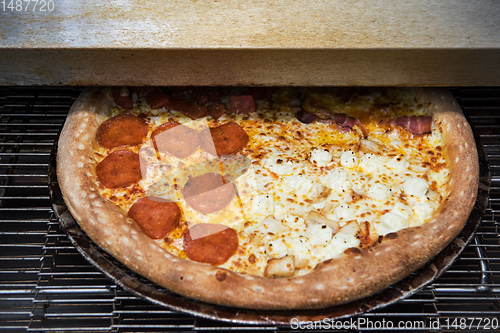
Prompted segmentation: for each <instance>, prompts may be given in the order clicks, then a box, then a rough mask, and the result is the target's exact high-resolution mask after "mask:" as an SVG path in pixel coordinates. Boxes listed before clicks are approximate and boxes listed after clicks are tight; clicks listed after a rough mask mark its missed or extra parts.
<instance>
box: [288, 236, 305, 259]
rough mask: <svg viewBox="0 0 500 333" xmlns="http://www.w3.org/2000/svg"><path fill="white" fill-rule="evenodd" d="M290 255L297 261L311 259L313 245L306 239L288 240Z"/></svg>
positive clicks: (294, 238)
mask: <svg viewBox="0 0 500 333" xmlns="http://www.w3.org/2000/svg"><path fill="white" fill-rule="evenodd" d="M287 243H288V244H289V247H288V255H294V256H295V257H296V258H297V259H302V258H304V259H309V258H310V257H311V244H309V240H308V239H307V238H306V237H293V238H290V239H287Z"/></svg>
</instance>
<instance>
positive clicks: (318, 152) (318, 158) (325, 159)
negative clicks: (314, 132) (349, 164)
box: [310, 149, 332, 167]
mask: <svg viewBox="0 0 500 333" xmlns="http://www.w3.org/2000/svg"><path fill="white" fill-rule="evenodd" d="M310 160H311V162H313V163H315V164H316V165H317V166H319V167H324V166H326V165H327V164H328V163H330V162H331V161H332V155H331V154H330V153H329V152H328V151H326V150H323V149H315V150H313V151H312V152H311V159H310Z"/></svg>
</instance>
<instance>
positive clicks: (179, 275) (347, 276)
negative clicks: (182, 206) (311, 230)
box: [57, 88, 479, 309]
mask: <svg viewBox="0 0 500 333" xmlns="http://www.w3.org/2000/svg"><path fill="white" fill-rule="evenodd" d="M413 92H414V93H415V95H416V96H417V97H418V98H419V99H421V100H422V101H425V102H428V103H430V109H431V110H432V114H433V118H434V121H435V123H436V124H438V126H439V128H440V129H442V133H443V138H444V141H445V147H444V148H445V153H446V155H447V157H448V160H449V164H450V169H451V172H450V181H449V196H448V198H447V199H446V200H445V203H444V204H443V205H442V206H441V207H440V211H439V213H438V214H437V215H436V216H435V217H434V218H433V219H432V220H431V221H430V222H428V223H426V224H424V225H421V226H418V227H413V228H408V229H403V230H400V231H398V232H396V233H393V234H389V235H387V236H386V237H385V238H384V239H383V241H382V243H380V244H377V245H376V246H375V247H373V248H371V249H348V250H346V252H345V253H344V254H343V255H342V256H341V257H340V258H337V259H330V260H328V261H327V262H324V263H322V264H320V265H319V266H318V267H317V268H316V269H315V270H314V271H313V272H311V273H310V274H308V275H305V276H301V277H294V278H281V279H271V278H265V277H256V276H250V275H246V274H240V273H235V272H232V271H228V270H226V269H221V268H218V267H215V266H212V265H209V264H203V263H197V262H193V261H189V260H184V259H180V258H178V257H176V256H174V255H172V254H170V253H168V252H167V251H165V250H164V249H162V248H161V247H160V246H159V245H157V244H156V243H155V242H154V241H153V240H152V239H150V238H149V237H148V236H146V235H145V234H144V233H143V232H142V231H141V230H140V228H139V227H138V226H137V225H136V223H135V222H134V221H133V220H132V219H131V218H128V217H127V216H126V213H125V212H123V211H122V210H121V209H120V208H118V207H117V206H115V205H114V204H112V203H111V202H109V201H107V200H105V199H104V198H102V197H101V196H100V195H99V192H98V189H97V186H96V184H95V181H94V179H95V177H96V176H95V161H94V159H93V158H92V154H93V151H94V148H93V147H94V145H95V144H96V143H95V138H96V131H97V128H98V126H99V125H100V124H99V123H98V116H97V115H98V114H99V113H101V114H107V112H108V110H109V108H110V107H111V106H112V105H113V102H112V100H111V97H110V95H111V94H110V93H109V91H108V89H106V88H104V89H103V88H88V89H86V90H85V91H84V92H83V93H82V95H81V96H80V97H79V98H78V100H77V101H76V103H75V104H74V105H73V107H72V108H71V111H70V113H69V115H68V119H67V121H66V124H65V126H64V129H63V131H62V133H61V137H60V141H59V151H58V156H57V157H58V159H57V171H58V179H59V184H60V186H61V190H62V193H63V195H64V198H65V200H66V203H67V205H68V207H69V209H70V211H71V213H72V214H73V216H74V217H75V219H76V220H77V221H78V223H79V224H80V226H81V227H82V229H83V230H84V231H85V232H86V233H87V234H88V235H89V236H90V237H91V238H92V239H93V240H94V241H95V242H96V243H97V244H98V245H99V246H100V247H102V248H103V249H104V250H106V251H107V252H109V253H110V254H111V255H113V256H114V257H115V258H117V259H118V260H120V261H121V262H123V263H124V264H125V265H127V266H128V267H130V268H131V269H133V270H134V271H136V272H138V273H140V274H141V275H143V276H145V277H147V278H148V279H150V280H151V281H154V282H156V283H157V284H159V285H161V286H164V287H166V288H168V289H170V290H172V291H175V292H177V293H179V294H182V295H185V296H188V297H192V298H196V299H199V300H203V301H206V302H212V303H217V304H221V305H226V306H234V307H243V308H253V309H306V308H307V309H311V308H322V307H326V306H331V305H337V304H341V303H346V302H349V301H353V300H356V299H360V298H362V297H365V296H368V295H370V294H373V293H375V292H377V291H380V290H382V289H384V288H386V287H388V286H389V285H391V284H392V283H394V282H396V281H398V280H400V279H402V278H403V277H405V276H407V275H408V274H410V273H411V272H413V271H415V270H416V269H418V268H419V267H421V266H423V265H424V264H425V263H426V262H427V261H428V260H430V259H431V258H432V257H434V256H435V255H436V254H437V253H439V252H440V251H441V250H442V249H443V248H444V247H445V246H446V245H447V244H449V243H450V242H451V241H452V240H453V239H454V237H455V236H456V235H457V234H458V233H459V232H460V230H461V229H462V228H463V226H464V224H465V222H466V220H467V218H468V215H469V212H470V211H471V209H472V207H473V205H474V202H475V199H476V193H477V186H478V174H479V172H478V168H479V167H478V158H477V151H476V146H475V142H474V138H473V135H472V131H471V129H470V127H469V125H468V123H467V121H466V120H465V118H464V116H463V114H462V112H461V110H460V108H459V107H458V105H457V103H456V102H455V100H454V98H453V97H452V95H451V94H450V93H449V92H447V91H446V90H438V89H414V90H413Z"/></svg>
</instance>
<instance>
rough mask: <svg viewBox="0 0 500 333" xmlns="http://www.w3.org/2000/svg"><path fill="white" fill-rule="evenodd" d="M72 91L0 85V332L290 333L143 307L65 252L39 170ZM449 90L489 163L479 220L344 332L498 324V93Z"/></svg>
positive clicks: (44, 169)
mask: <svg viewBox="0 0 500 333" xmlns="http://www.w3.org/2000/svg"><path fill="white" fill-rule="evenodd" d="M82 89H83V88H79V87H0V141H1V143H0V170H1V171H0V179H1V183H0V331H4V332H17V331H20V332H21V331H23V332H24V331H33V332H69V331H70V332H154V331H161V332H164V331H175V332H178V331H208V332H212V331H220V330H235V331H239V332H242V331H243V332H246V331H279V332H289V331H290V332H291V331H294V327H292V326H275V325H265V326H249V325H240V324H234V323H229V322H220V321H212V320H208V319H203V318H198V317H193V316H191V315H187V314H183V313H178V312H175V311H171V310H169V309H166V308H163V307H160V306H156V305H153V304H150V303H148V302H147V301H145V300H142V299H140V298H138V297H136V296H134V295H132V294H130V293H128V292H126V291H124V290H123V289H121V288H120V287H119V286H117V285H115V284H114V283H113V282H112V281H111V280H109V279H108V278H107V277H106V276H104V275H103V274H102V273H101V272H99V271H98V270H96V269H95V268H94V267H93V266H92V265H90V264H89V263H88V262H87V261H86V260H85V259H84V258H83V257H82V256H81V255H80V253H79V252H77V251H76V250H75V248H74V247H73V246H72V245H71V243H70V242H69V240H68V239H67V237H66V236H65V234H64V232H63V230H61V228H60V226H59V223H58V220H57V219H56V217H55V215H54V212H53V210H52V208H51V207H52V206H51V201H50V197H49V188H48V164H49V156H50V151H51V149H52V146H53V143H54V141H55V140H56V139H57V138H58V134H59V132H60V130H61V128H62V125H63V123H64V121H65V118H66V115H67V113H68V111H69V108H70V107H71V105H72V103H73V102H74V100H75V99H76V98H77V97H78V95H79V94H80V92H81V91H82ZM451 91H452V93H453V94H454V96H455V97H456V99H457V100H458V102H459V104H460V105H461V107H462V108H463V110H464V112H465V114H466V116H467V117H468V120H469V122H470V123H471V124H472V126H473V127H474V129H475V131H476V132H477V133H478V134H479V137H480V140H481V142H482V144H483V145H484V148H485V152H486V154H487V157H488V160H489V166H490V171H491V192H490V197H489V200H488V204H487V209H486V213H485V215H484V216H483V219H482V221H481V224H480V226H479V229H478V231H477V233H476V235H475V236H474V237H473V239H472V241H471V242H470V244H469V245H468V246H467V247H466V248H465V249H464V251H463V252H462V254H461V255H460V256H459V258H458V260H457V261H456V262H455V263H454V264H453V266H452V267H451V268H450V269H449V270H448V271H447V272H446V273H445V274H443V275H442V276H441V277H440V278H439V279H437V280H436V281H435V282H434V283H432V284H431V285H429V286H427V287H425V288H424V289H423V290H421V291H420V292H418V293H416V294H414V295H413V296H411V297H409V298H407V299H404V300H402V301H399V302H397V303H396V304H393V305H390V306H387V307H385V308H382V309H379V310H375V311H373V312H370V313H366V314H363V315H361V316H358V317H355V318H354V320H356V321H359V320H361V322H365V323H366V322H369V321H372V322H378V323H379V324H374V325H372V326H371V327H370V326H364V327H357V328H356V329H354V331H356V330H357V331H370V330H376V329H377V328H380V327H377V325H381V323H382V322H383V321H385V322H386V323H387V322H392V323H393V325H394V327H393V330H411V331H414V330H415V329H417V328H418V329H422V330H424V331H434V330H436V329H438V330H447V331H448V330H449V331H454V330H456V331H463V327H464V326H463V324H464V323H465V325H466V326H467V328H474V329H488V328H489V329H492V330H493V329H494V328H498V327H499V326H500V325H499V323H498V321H499V320H500V299H499V292H500V243H499V241H500V238H499V236H500V233H499V229H500V228H499V227H500V88H452V89H451ZM461 318H469V319H465V320H463V319H461ZM471 318H473V319H472V320H471ZM436 322H437V323H439V324H440V326H439V325H437V324H436ZM422 323H423V326H422ZM330 324H331V323H330ZM400 325H402V326H400ZM418 325H420V326H418ZM461 325H462V326H461ZM469 325H471V326H470V327H469ZM316 328H323V329H325V328H328V326H323V327H319V326H317V327H316ZM345 328H346V327H343V328H341V329H338V330H337V331H340V332H342V331H348V330H346V329H345ZM352 328H353V327H351V329H352ZM350 331H353V330H350Z"/></svg>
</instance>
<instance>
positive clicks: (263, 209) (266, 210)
mask: <svg viewBox="0 0 500 333" xmlns="http://www.w3.org/2000/svg"><path fill="white" fill-rule="evenodd" d="M273 208H274V199H273V196H272V195H268V194H261V195H258V196H256V197H255V199H254V200H253V202H252V210H253V212H254V213H255V214H259V215H264V216H268V215H273Z"/></svg>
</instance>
